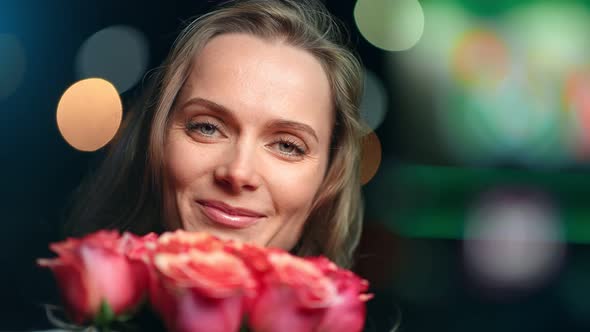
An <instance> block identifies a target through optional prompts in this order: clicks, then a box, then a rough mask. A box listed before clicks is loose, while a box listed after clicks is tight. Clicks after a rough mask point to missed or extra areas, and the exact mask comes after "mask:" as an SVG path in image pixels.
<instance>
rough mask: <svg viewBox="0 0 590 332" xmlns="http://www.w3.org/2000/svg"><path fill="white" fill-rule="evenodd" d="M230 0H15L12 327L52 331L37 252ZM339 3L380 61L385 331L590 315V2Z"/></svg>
mask: <svg viewBox="0 0 590 332" xmlns="http://www.w3.org/2000/svg"><path fill="white" fill-rule="evenodd" d="M215 3H216V1H205V0H192V1H188V0H184V1H176V2H163V1H159V2H157V1H141V2H140V1H126V2H120V1H115V0H104V1H98V0H88V1H66V0H56V1H26V0H25V1H18V2H17V1H14V0H13V1H9V0H7V1H2V2H0V133H1V137H2V139H1V140H0V144H2V146H1V149H0V151H2V152H1V155H2V157H1V158H2V162H1V163H0V164H1V166H0V167H2V171H1V172H0V174H2V181H1V182H0V183H1V186H0V192H1V195H2V196H1V202H2V203H1V204H2V209H1V210H0V211H2V219H3V223H4V224H5V227H4V228H2V229H3V232H2V238H1V239H0V243H2V245H3V247H2V249H0V258H1V262H2V273H1V274H0V275H1V276H0V278H1V279H0V285H2V288H3V290H2V294H3V296H2V301H0V303H1V304H0V305H2V306H3V307H4V308H3V309H2V310H0V312H1V314H0V315H2V319H0V330H19V331H25V330H31V329H39V328H48V324H47V321H46V320H44V313H43V311H42V309H41V304H42V303H44V302H46V301H48V299H52V298H54V297H55V290H54V288H55V286H54V284H53V280H52V279H51V275H50V274H49V273H48V272H47V271H44V270H41V269H38V268H36V267H35V264H34V259H35V258H37V257H48V256H50V253H49V252H48V250H47V245H48V243H49V242H51V241H56V240H58V239H59V238H60V233H59V223H60V221H61V220H62V219H63V213H64V207H65V206H66V205H67V202H68V200H69V199H70V198H71V193H72V191H73V190H74V188H75V187H76V186H77V185H78V184H79V183H80V181H81V180H82V178H83V177H84V175H85V174H86V173H87V172H88V171H89V170H91V169H92V168H93V167H95V166H96V163H97V162H98V161H99V160H100V159H101V158H102V156H103V153H104V148H103V146H105V145H106V144H108V142H109V140H110V138H112V136H113V135H114V133H115V132H116V130H117V129H118V127H119V124H120V121H121V117H122V116H123V117H124V115H125V112H126V110H127V109H128V107H129V105H130V104H131V102H132V101H133V99H134V98H135V97H137V95H138V94H139V92H140V91H141V88H142V84H143V82H144V78H145V77H146V76H148V75H149V73H150V70H151V69H153V68H155V67H157V66H159V65H160V64H161V62H162V61H163V59H164V57H165V56H166V54H167V52H168V50H169V49H170V47H171V45H172V42H173V41H174V39H175V37H176V35H177V34H178V32H179V31H180V28H181V27H182V25H183V24H184V22H186V21H187V20H189V19H190V18H192V17H194V16H197V15H199V14H200V13H204V12H206V11H207V10H208V9H209V8H211V7H212V6H214V5H215ZM325 3H326V6H327V7H328V8H329V9H330V11H332V12H333V13H334V14H335V15H336V16H338V17H339V18H340V19H341V20H342V21H343V22H344V23H345V25H346V26H347V28H348V29H349V31H350V34H351V44H352V45H353V47H354V48H355V49H356V51H357V52H358V53H359V55H360V56H361V58H362V61H363V64H364V66H365V69H366V77H365V89H366V90H365V94H364V97H363V104H362V114H363V118H364V120H365V122H366V123H367V124H368V127H369V128H370V130H367V135H366V136H365V140H364V141H363V142H364V150H363V167H362V173H363V174H362V177H363V182H365V183H366V184H365V185H364V187H363V191H364V197H365V204H366V213H365V214H366V225H365V230H364V233H363V238H362V241H361V247H360V250H359V254H358V259H357V261H358V263H357V266H356V267H355V269H356V270H357V272H358V273H360V274H361V275H363V276H364V277H365V278H367V279H369V280H370V282H371V284H372V290H373V292H374V293H375V298H374V299H373V300H372V301H371V302H369V315H368V319H367V331H379V332H381V331H388V330H390V329H391V328H392V327H393V326H395V325H396V324H398V323H399V324H400V331H404V332H423V331H438V332H444V331H459V332H460V331H503V332H510V331H555V330H559V331H586V330H589V329H590V285H588V284H589V283H590V246H589V245H588V243H589V242H590V207H589V206H588V204H586V199H587V196H589V194H590V187H589V185H590V177H589V176H588V172H589V170H590V169H589V168H588V166H589V165H590V1H588V0H559V1H557V0H522V1H517V0H495V1H490V0H421V1H418V0H325ZM91 77H93V78H102V79H104V80H106V81H108V82H110V84H108V83H105V81H99V80H93V81H84V82H82V83H80V82H79V81H80V80H82V79H86V78H91ZM77 82H78V83H77ZM97 91H101V92H100V95H97ZM121 110H122V112H121Z"/></svg>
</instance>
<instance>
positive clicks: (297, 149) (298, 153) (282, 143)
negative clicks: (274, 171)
mask: <svg viewBox="0 0 590 332" xmlns="http://www.w3.org/2000/svg"><path fill="white" fill-rule="evenodd" d="M275 144H277V149H278V150H279V152H280V153H281V154H284V155H287V156H289V157H302V156H304V155H305V154H306V151H305V148H304V147H303V146H301V145H299V144H297V143H295V142H291V141H288V140H279V141H278V142H276V143H275Z"/></svg>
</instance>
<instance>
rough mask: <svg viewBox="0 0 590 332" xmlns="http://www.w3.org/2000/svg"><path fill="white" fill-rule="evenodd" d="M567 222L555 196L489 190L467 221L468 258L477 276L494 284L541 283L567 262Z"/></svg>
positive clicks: (524, 286)
mask: <svg viewBox="0 0 590 332" xmlns="http://www.w3.org/2000/svg"><path fill="white" fill-rule="evenodd" d="M561 227H562V226H561V221H560V219H559V216H558V214H557V212H556V211H554V209H553V206H552V202H550V201H549V200H548V199H547V197H546V196H544V195H542V194H540V193H536V192H534V191H528V190H523V189H519V190H514V189H512V190H511V189H497V190H496V191H493V192H490V193H486V194H484V195H483V196H482V199H481V201H480V202H478V204H477V205H476V206H475V207H474V209H473V210H472V211H471V212H470V214H469V216H468V219H467V221H466V225H465V242H464V257H465V263H466V265H467V267H468V269H469V271H470V272H471V275H472V276H473V277H474V278H475V279H476V281H477V282H478V283H481V284H483V285H484V286H487V287H490V288H500V289H502V288H504V289H514V288H516V289H530V288H535V287H538V286H539V285H540V284H542V283H543V282H545V281H546V280H547V279H548V278H549V277H551V276H552V275H553V274H554V273H555V272H556V271H557V268H558V267H559V266H560V264H561V261H562V258H563V256H564V251H565V247H564V244H563V232H562V229H561Z"/></svg>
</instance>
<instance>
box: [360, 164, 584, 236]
mask: <svg viewBox="0 0 590 332" xmlns="http://www.w3.org/2000/svg"><path fill="white" fill-rule="evenodd" d="M386 164H387V163H386V162H385V163H384V165H386ZM498 186H502V187H507V186H516V187H524V188H533V189H535V190H537V191H539V192H544V193H547V195H550V196H551V197H552V198H553V199H554V200H555V201H557V202H558V204H559V213H560V219H561V220H562V222H563V229H564V238H565V240H566V241H567V242H569V243H590V223H589V222H588V220H590V206H588V204H587V199H586V198H587V197H588V195H586V194H585V193H587V192H588V190H589V189H588V188H590V177H588V174H587V173H586V172H573V171H570V172H567V173H565V172H559V171H522V170H500V169H484V168H458V167H440V166H439V167H435V166H420V165H406V166H398V167H395V168H394V167H389V168H388V167H385V166H384V167H382V168H381V170H380V172H379V173H378V174H377V176H375V178H374V179H373V180H372V181H371V182H370V183H369V184H368V185H367V186H366V187H365V188H364V191H365V202H366V209H365V211H366V214H367V217H368V218H369V219H371V220H376V221H380V222H382V223H383V224H385V225H386V226H387V227H388V228H389V229H391V230H392V231H394V232H395V233H397V234H400V235H402V236H406V237H411V238H442V239H463V231H464V228H465V227H464V225H465V220H466V219H467V217H468V211H469V210H470V208H471V206H473V204H474V203H475V201H476V200H477V198H478V197H480V195H481V193H483V192H487V191H489V190H490V189H493V188H497V187H498Z"/></svg>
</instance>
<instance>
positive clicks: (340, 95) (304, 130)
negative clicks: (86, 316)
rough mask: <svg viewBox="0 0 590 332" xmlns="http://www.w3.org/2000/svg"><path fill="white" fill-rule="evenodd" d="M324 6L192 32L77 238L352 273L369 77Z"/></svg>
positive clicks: (82, 198) (261, 6)
mask: <svg viewBox="0 0 590 332" xmlns="http://www.w3.org/2000/svg"><path fill="white" fill-rule="evenodd" d="M343 44H344V40H343V39H342V37H341V31H340V29H339V28H338V26H337V24H336V23H335V22H334V20H333V18H332V17H331V16H330V15H329V14H328V13H327V11H326V10H325V9H324V8H323V6H322V5H321V4H320V3H315V2H308V1H300V0H246V1H235V2H231V3H229V4H227V5H226V6H223V7H220V8H219V9H217V10H215V11H213V12H210V13H208V14H206V15H204V16H202V17H200V18H198V19H197V20H195V21H193V22H192V23H190V24H189V25H188V26H187V27H186V28H185V29H184V30H183V31H182V33H181V35H180V36H179V38H178V39H177V40H176V42H175V44H174V46H173V48H172V51H171V53H170V55H169V56H168V58H167V60H166V62H165V64H164V65H163V66H162V67H161V68H160V69H159V71H158V72H157V74H156V75H155V77H154V82H153V83H154V84H153V86H152V88H151V89H150V90H149V91H148V92H147V98H145V100H144V101H143V102H142V103H138V105H137V107H136V108H135V109H134V110H132V111H131V112H130V114H128V116H127V119H126V121H125V123H124V125H123V127H122V129H121V130H120V132H119V133H118V136H117V137H116V139H115V141H114V142H113V143H112V146H111V148H110V150H109V152H108V155H107V157H106V158H105V160H104V162H103V163H102V164H101V166H100V168H99V169H98V171H97V172H96V174H94V175H93V176H92V177H91V178H89V180H88V181H87V182H86V183H85V184H83V186H81V188H80V192H79V193H78V194H77V195H76V197H77V201H76V202H75V204H74V205H73V207H72V210H71V214H70V217H69V222H68V224H67V225H68V232H69V233H70V234H74V235H80V234H82V233H87V232H91V231H94V230H97V229H100V228H118V229H121V230H130V231H133V232H136V233H145V232H149V231H164V230H171V229H176V228H185V229H187V230H195V231H207V232H210V233H213V234H215V235H217V236H220V237H223V238H237V239H240V240H244V241H249V242H254V243H257V244H261V245H265V246H274V247H280V248H283V249H286V250H291V251H292V252H293V253H295V254H298V255H325V256H327V257H328V258H330V259H332V260H334V261H335V262H337V263H338V264H340V265H342V266H345V267H346V266H349V265H350V263H351V259H352V254H353V252H354V249H355V247H356V245H357V242H358V239H359V236H360V231H361V214H362V204H361V196H360V182H359V181H360V180H359V154H360V133H361V124H360V120H359V111H358V107H359V103H360V97H361V92H362V72H361V66H360V64H359V62H358V60H357V59H356V57H355V56H354V55H353V54H352V53H351V52H350V51H348V50H347V49H346V48H345V47H344V46H343Z"/></svg>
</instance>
